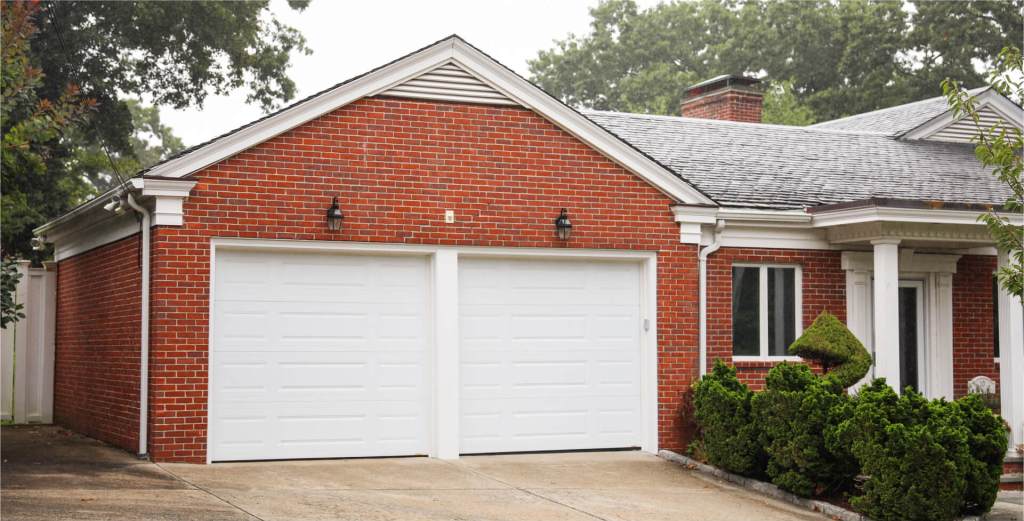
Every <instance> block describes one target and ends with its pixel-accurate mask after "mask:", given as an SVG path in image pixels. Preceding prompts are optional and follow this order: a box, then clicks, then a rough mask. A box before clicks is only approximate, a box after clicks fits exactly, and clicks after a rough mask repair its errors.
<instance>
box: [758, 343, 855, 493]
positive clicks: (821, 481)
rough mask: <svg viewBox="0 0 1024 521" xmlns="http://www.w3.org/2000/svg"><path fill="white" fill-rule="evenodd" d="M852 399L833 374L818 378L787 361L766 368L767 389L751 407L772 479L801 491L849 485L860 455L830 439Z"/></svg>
mask: <svg viewBox="0 0 1024 521" xmlns="http://www.w3.org/2000/svg"><path fill="white" fill-rule="evenodd" d="M848 403H849V398H848V397H847V395H846V393H844V392H843V388H842V387H840V386H839V385H838V383H836V381H835V380H833V379H826V378H818V377H817V376H815V375H814V373H812V372H811V370H810V368H808V367H807V366H806V365H803V364H787V363H783V364H779V365H777V366H775V367H773V368H772V370H771V371H769V372H768V378H767V381H766V390H765V391H763V392H760V393H757V394H755V395H754V398H753V401H752V411H753V419H754V421H755V422H756V423H757V424H758V425H759V426H760V429H761V440H762V444H763V445H764V447H765V451H766V452H767V455H768V468H767V474H768V476H769V477H770V478H771V480H772V483H775V484H776V485H778V486H779V487H781V488H783V489H785V490H789V491H790V492H793V493H795V494H799V495H801V496H813V495H818V494H824V493H828V494H831V493H835V492H838V491H841V490H844V489H848V488H850V486H851V484H852V483H853V478H854V476H856V475H857V470H858V466H857V461H856V459H854V457H853V454H852V453H850V451H849V449H848V447H847V446H846V445H843V444H833V446H831V447H830V446H828V445H827V443H826V439H827V438H828V435H829V433H831V432H832V431H834V430H835V428H836V427H837V425H838V424H839V422H840V421H841V420H843V419H845V417H844V416H843V415H844V414H848V413H849V408H848V407H846V405H848Z"/></svg>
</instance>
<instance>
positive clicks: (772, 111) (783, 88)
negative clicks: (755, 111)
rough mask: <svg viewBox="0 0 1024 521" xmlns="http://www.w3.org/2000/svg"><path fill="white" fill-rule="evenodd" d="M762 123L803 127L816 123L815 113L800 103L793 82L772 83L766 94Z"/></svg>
mask: <svg viewBox="0 0 1024 521" xmlns="http://www.w3.org/2000/svg"><path fill="white" fill-rule="evenodd" d="M761 121H762V122H764V123H773V124H775V125H793V126H798V127H803V126H807V125H811V124H813V123H815V122H816V120H815V117H814V111H813V110H811V108H810V107H808V106H806V105H804V104H802V103H800V100H799V99H797V96H796V93H795V92H794V91H793V82H792V81H780V82H772V83H770V84H769V85H768V88H766V89H765V92H764V111H763V113H762V114H761Z"/></svg>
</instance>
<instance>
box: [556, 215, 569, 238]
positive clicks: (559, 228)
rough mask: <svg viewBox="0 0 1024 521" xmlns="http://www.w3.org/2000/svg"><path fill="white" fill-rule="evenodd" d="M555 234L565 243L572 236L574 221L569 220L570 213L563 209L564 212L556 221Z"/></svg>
mask: <svg viewBox="0 0 1024 521" xmlns="http://www.w3.org/2000/svg"><path fill="white" fill-rule="evenodd" d="M555 234H556V235H557V236H558V238H559V239H561V240H563V241H567V240H569V236H570V235H572V221H570V220H569V212H568V211H566V209H565V208H562V212H561V213H559V214H558V219H555Z"/></svg>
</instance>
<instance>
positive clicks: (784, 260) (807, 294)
mask: <svg viewBox="0 0 1024 521" xmlns="http://www.w3.org/2000/svg"><path fill="white" fill-rule="evenodd" d="M841 256H842V253H841V252H839V251H833V250H786V249H767V248H721V249H720V250H718V251H717V252H715V253H714V254H713V255H711V256H710V257H709V258H708V305H707V320H708V333H707V339H708V367H711V366H712V365H714V363H715V360H724V361H726V362H728V363H730V364H732V365H735V366H736V370H737V376H739V378H740V380H741V381H742V382H744V383H746V384H747V385H748V386H750V388H751V389H755V390H760V389H762V388H764V379H765V376H767V374H768V370H769V369H771V368H772V367H773V366H774V365H775V364H777V363H778V362H773V361H736V362H733V359H732V266H733V265H734V264H738V263H747V264H787V265H799V266H800V267H801V272H802V277H801V280H802V281H803V283H802V295H803V296H802V302H803V309H802V310H801V311H800V313H801V318H802V323H803V327H804V328H806V327H808V326H810V325H811V323H812V322H814V319H815V318H817V316H818V314H819V313H821V312H822V311H828V312H829V313H832V314H833V315H835V316H836V317H837V318H839V320H841V321H843V322H846V272H845V271H843V270H842V267H841V265H840V260H841Z"/></svg>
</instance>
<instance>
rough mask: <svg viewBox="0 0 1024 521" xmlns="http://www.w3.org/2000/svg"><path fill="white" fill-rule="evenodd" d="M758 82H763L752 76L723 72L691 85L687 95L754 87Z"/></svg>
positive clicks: (692, 95) (689, 96)
mask: <svg viewBox="0 0 1024 521" xmlns="http://www.w3.org/2000/svg"><path fill="white" fill-rule="evenodd" d="M758 83H761V80H759V79H757V78H751V77H750V76H743V75H740V74H722V75H721V76H715V77H714V78H711V79H708V80H704V81H702V82H700V83H695V84H693V85H690V86H689V87H687V88H686V97H688V98H691V97H694V96H700V95H701V94H707V93H709V92H712V91H716V90H721V89H725V88H728V87H741V88H742V87H752V86H754V85H757V84H758Z"/></svg>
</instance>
